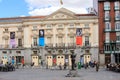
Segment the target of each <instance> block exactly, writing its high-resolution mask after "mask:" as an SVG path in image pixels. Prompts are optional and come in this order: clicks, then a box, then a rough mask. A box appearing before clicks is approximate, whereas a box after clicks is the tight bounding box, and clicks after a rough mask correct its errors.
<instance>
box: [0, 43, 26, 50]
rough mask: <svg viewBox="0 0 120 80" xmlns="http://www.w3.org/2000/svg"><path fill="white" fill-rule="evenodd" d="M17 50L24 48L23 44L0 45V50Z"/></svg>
mask: <svg viewBox="0 0 120 80" xmlns="http://www.w3.org/2000/svg"><path fill="white" fill-rule="evenodd" d="M17 48H24V46H23V44H14V45H9V44H5V45H0V49H17Z"/></svg>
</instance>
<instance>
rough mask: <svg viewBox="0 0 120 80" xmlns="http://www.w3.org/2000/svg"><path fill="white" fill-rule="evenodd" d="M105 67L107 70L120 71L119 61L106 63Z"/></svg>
mask: <svg viewBox="0 0 120 80" xmlns="http://www.w3.org/2000/svg"><path fill="white" fill-rule="evenodd" d="M106 69H107V70H109V71H115V72H120V63H119V64H117V63H109V64H106Z"/></svg>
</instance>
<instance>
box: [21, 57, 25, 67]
mask: <svg viewBox="0 0 120 80" xmlns="http://www.w3.org/2000/svg"><path fill="white" fill-rule="evenodd" d="M21 62H22V67H23V68H24V66H25V63H24V58H22V60H21Z"/></svg>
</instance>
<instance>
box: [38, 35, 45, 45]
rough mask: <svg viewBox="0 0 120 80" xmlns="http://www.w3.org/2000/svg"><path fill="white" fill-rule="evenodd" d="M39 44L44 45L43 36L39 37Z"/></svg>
mask: <svg viewBox="0 0 120 80" xmlns="http://www.w3.org/2000/svg"><path fill="white" fill-rule="evenodd" d="M39 46H45V39H44V38H41V37H40V38H39Z"/></svg>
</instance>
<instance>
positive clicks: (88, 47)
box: [82, 43, 91, 50]
mask: <svg viewBox="0 0 120 80" xmlns="http://www.w3.org/2000/svg"><path fill="white" fill-rule="evenodd" d="M90 48H91V44H90V43H83V46H82V49H85V50H89V49H90Z"/></svg>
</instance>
